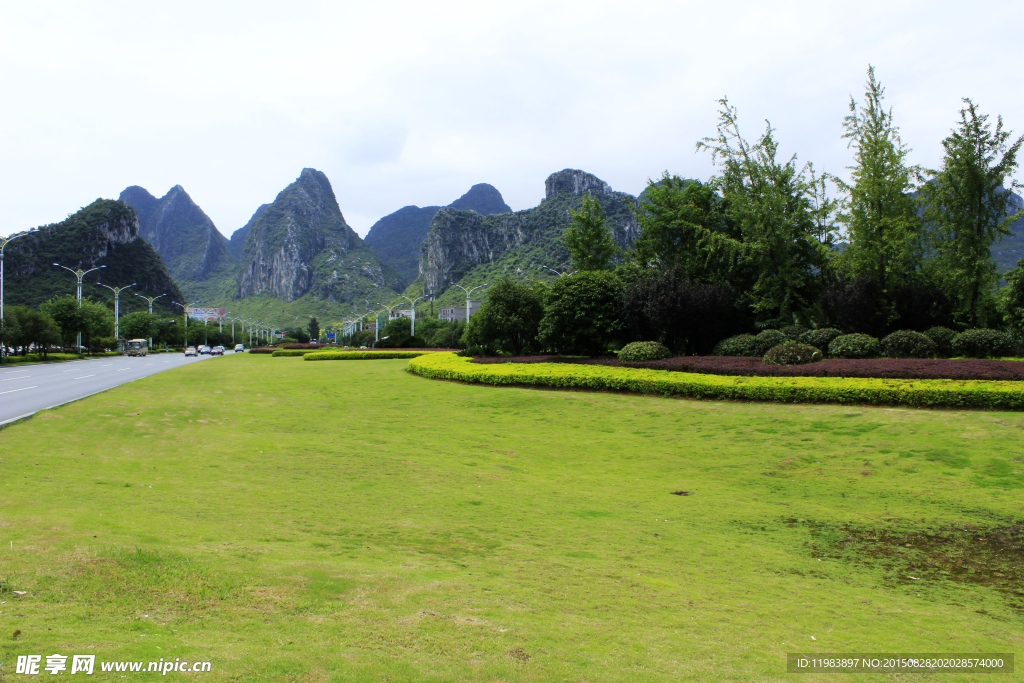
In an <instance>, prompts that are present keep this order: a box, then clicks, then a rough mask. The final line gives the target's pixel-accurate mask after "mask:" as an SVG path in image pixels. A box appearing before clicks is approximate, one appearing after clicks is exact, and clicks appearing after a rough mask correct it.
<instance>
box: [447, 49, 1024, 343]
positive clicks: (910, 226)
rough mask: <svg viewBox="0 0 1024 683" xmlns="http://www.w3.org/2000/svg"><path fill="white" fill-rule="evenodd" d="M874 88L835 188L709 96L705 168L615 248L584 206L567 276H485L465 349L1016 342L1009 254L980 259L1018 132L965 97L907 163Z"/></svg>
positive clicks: (662, 192) (652, 185)
mask: <svg viewBox="0 0 1024 683" xmlns="http://www.w3.org/2000/svg"><path fill="white" fill-rule="evenodd" d="M884 94H885V91H884V88H883V87H882V85H881V84H880V83H879V81H878V79H877V78H876V76H875V71H874V69H873V68H872V67H869V68H868V72H867V83H866V87H865V92H864V96H863V98H862V99H861V100H860V101H858V100H856V99H855V98H853V97H851V98H850V103H849V114H848V115H847V116H846V117H845V119H844V121H843V130H844V133H843V137H844V139H845V140H846V141H847V143H848V146H849V149H850V150H851V151H852V157H853V158H852V163H851V166H850V167H849V171H850V173H849V180H845V181H844V180H842V179H840V178H838V177H836V176H834V175H831V174H827V173H817V172H816V171H815V169H814V166H813V165H812V164H810V163H807V164H803V165H800V164H799V163H798V161H797V158H796V156H795V155H794V156H791V157H788V158H784V157H782V156H781V155H780V153H779V144H778V141H777V140H776V131H775V129H773V128H772V127H771V124H770V123H767V124H766V127H765V128H764V130H763V132H762V133H761V134H760V135H759V136H758V137H757V138H756V139H754V140H750V139H748V138H747V137H744V135H743V134H742V133H741V129H740V123H739V115H738V112H737V109H736V107H735V106H733V105H732V104H731V103H730V102H729V101H728V100H727V99H722V100H720V101H719V104H720V110H719V122H718V126H717V131H716V133H715V135H713V136H710V137H706V138H704V139H702V140H700V141H699V142H698V143H697V145H696V146H697V150H698V151H703V152H706V153H709V154H710V155H711V158H712V160H713V161H714V162H715V164H716V166H717V168H718V172H717V173H716V174H715V175H714V176H712V177H711V178H710V179H709V180H708V181H706V182H702V181H700V180H688V179H684V178H682V177H680V176H678V175H670V174H669V173H667V172H666V173H665V174H664V175H662V177H661V178H659V179H658V180H656V181H650V182H649V184H648V187H647V188H646V190H645V191H644V193H643V194H642V195H641V197H640V199H639V201H638V203H637V205H636V207H635V209H634V211H635V215H636V219H637V222H638V224H639V227H640V231H639V236H638V238H637V240H636V241H635V243H634V245H633V246H632V248H630V249H629V250H627V251H625V252H622V251H620V250H619V249H618V248H617V247H616V245H615V243H614V242H613V240H612V237H611V234H610V231H609V230H608V228H607V226H606V225H605V218H604V215H603V213H602V210H601V207H600V205H599V204H598V202H597V201H596V200H595V199H594V198H593V197H591V196H584V198H583V201H582V203H581V206H580V208H579V209H578V210H576V211H571V212H570V214H571V223H570V225H569V227H568V228H567V230H566V233H565V235H564V244H565V246H566V248H567V250H568V252H569V255H570V270H571V273H566V274H564V275H563V276H562V277H560V278H558V279H557V280H556V281H555V282H554V283H553V284H551V285H546V284H542V283H540V282H528V281H512V280H506V281H502V282H500V283H497V284H496V285H495V286H493V287H492V288H491V289H490V292H489V295H488V299H487V302H486V303H485V304H484V305H483V307H482V308H481V311H480V313H479V314H477V315H476V316H475V317H474V319H473V321H472V322H471V324H470V326H469V328H468V330H467V331H466V335H465V341H466V342H467V343H468V344H469V345H471V346H475V347H477V348H478V350H479V351H480V352H484V353H488V352H493V351H495V350H498V349H500V350H502V351H505V352H509V353H514V354H517V355H518V354H520V353H526V352H531V351H535V350H545V349H547V350H551V351H556V352H559V353H573V354H575V353H579V354H597V353H602V352H604V351H606V350H607V349H609V348H615V347H617V346H621V345H622V344H624V343H627V342H629V341H634V340H645V341H659V342H661V343H663V344H665V345H666V346H667V347H668V348H670V349H671V350H672V351H673V352H675V353H679V354H684V353H691V354H692V353H697V354H706V353H710V352H711V350H712V349H713V348H714V346H715V344H716V342H718V341H720V340H721V339H723V338H725V337H727V336H729V335H731V334H736V333H742V332H749V331H756V330H763V329H773V328H775V329H779V328H783V327H787V326H792V325H800V326H803V327H807V328H812V329H813V328H826V327H827V328H836V329H839V330H843V331H844V332H857V333H864V334H869V335H872V336H875V337H881V336H884V335H886V334H888V333H890V332H893V331H896V330H916V331H924V330H925V329H928V328H932V327H936V326H941V327H948V328H952V329H954V330H966V329H975V328H999V329H1003V330H1006V331H1007V332H1010V333H1012V334H1015V335H1017V336H1021V335H1024V259H1022V260H1021V261H1020V262H1018V264H1017V267H1016V268H1015V269H1013V270H1011V271H1010V272H1008V273H999V272H998V271H997V268H996V265H995V263H994V262H993V260H992V246H993V245H994V244H995V243H996V242H997V241H998V240H1000V239H1001V238H1002V237H1003V236H1006V235H1010V234H1012V233H1011V232H1010V226H1011V225H1012V223H1013V222H1014V221H1015V220H1017V219H1019V218H1021V217H1022V214H1020V213H1015V212H1013V211H1011V209H1012V208H1013V205H1012V196H1011V190H1013V189H1018V188H1019V187H1020V186H1019V185H1018V184H1017V183H1016V182H1015V181H1014V179H1013V174H1014V172H1015V171H1016V170H1017V167H1018V161H1017V157H1018V153H1019V151H1020V148H1021V145H1022V143H1024V137H1021V138H1017V139H1016V140H1012V139H1011V137H1012V136H1011V133H1010V131H1008V130H1006V129H1005V128H1004V126H1003V121H1002V118H1001V117H997V118H996V120H995V121H992V120H991V119H990V117H989V116H988V115H986V114H983V113H981V111H980V110H979V108H978V106H977V105H976V104H975V103H974V102H972V101H971V100H970V99H964V100H963V102H964V106H963V108H962V109H961V110H960V112H959V118H958V120H957V121H956V124H955V126H954V128H953V129H952V130H951V132H950V134H949V135H948V136H947V137H946V138H945V139H944V140H943V141H942V146H943V157H942V162H941V166H940V167H939V168H938V169H933V170H930V169H925V168H922V167H920V166H915V165H912V164H911V163H910V161H909V155H910V151H911V150H910V149H909V148H908V147H907V145H906V144H905V143H904V142H903V140H902V139H901V137H900V132H899V128H898V127H897V126H896V124H895V121H894V119H893V113H892V109H891V108H886V106H885V104H884ZM1001 281H1002V283H1005V284H1004V286H1002V287H1000V286H999V285H1000V284H1001Z"/></svg>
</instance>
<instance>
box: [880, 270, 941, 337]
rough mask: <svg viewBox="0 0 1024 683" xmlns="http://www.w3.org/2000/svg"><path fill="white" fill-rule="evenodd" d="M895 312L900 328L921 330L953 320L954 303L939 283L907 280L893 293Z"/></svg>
mask: <svg viewBox="0 0 1024 683" xmlns="http://www.w3.org/2000/svg"><path fill="white" fill-rule="evenodd" d="M892 304H893V312H894V313H895V314H896V320H897V321H898V324H899V326H900V328H902V329H905V330H915V331H917V332H920V331H922V330H925V329H927V328H929V327H931V326H933V325H949V324H951V323H952V322H953V305H952V304H951V303H950V301H949V299H948V298H947V297H946V295H945V294H943V293H942V290H941V289H940V288H939V286H938V285H937V284H935V283H934V282H931V281H928V280H915V281H911V282H905V283H903V284H902V285H899V286H898V287H896V289H895V291H894V292H893V294H892Z"/></svg>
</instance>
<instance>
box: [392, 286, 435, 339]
mask: <svg viewBox="0 0 1024 683" xmlns="http://www.w3.org/2000/svg"><path fill="white" fill-rule="evenodd" d="M398 296H400V297H402V298H403V299H405V300H406V301H408V302H409V304H410V305H411V306H412V336H414V337H415V336H416V302H417V301H422V300H423V299H429V298H430V295H429V294H424V295H423V296H421V297H420V298H419V299H410V298H409V297H407V296H406V295H404V294H399V295H398Z"/></svg>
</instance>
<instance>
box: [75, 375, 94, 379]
mask: <svg viewBox="0 0 1024 683" xmlns="http://www.w3.org/2000/svg"><path fill="white" fill-rule="evenodd" d="M95 376H96V375H94V374H93V375H82V376H81V377H75V379H85V378H86V377H95Z"/></svg>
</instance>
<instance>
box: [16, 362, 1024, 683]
mask: <svg viewBox="0 0 1024 683" xmlns="http://www.w3.org/2000/svg"><path fill="white" fill-rule="evenodd" d="M406 364H407V361H405V360H377V361H364V362H351V363H306V362H303V360H302V359H301V358H271V357H269V356H259V355H252V356H250V355H248V354H245V355H241V354H239V355H237V356H230V357H225V358H220V359H212V360H210V361H207V362H204V363H198V364H193V365H190V366H186V367H182V368H178V369H176V370H171V371H168V372H164V373H161V374H158V375H155V376H153V377H150V378H148V379H145V380H140V381H137V382H134V383H131V384H128V385H125V386H122V387H119V388H117V389H114V390H111V391H109V392H106V393H103V394H99V395H96V396H93V397H91V398H88V399H85V400H83V401H80V402H77V403H73V404H70V405H67V406H64V407H62V408H58V409H55V410H52V411H46V412H44V413H40V414H38V415H37V416H36V417H34V418H32V419H31V420H28V421H26V422H22V423H19V424H15V425H12V426H10V427H8V428H6V429H3V430H0V602H6V604H4V605H0V662H2V666H0V680H3V681H8V680H11V681H13V680H21V678H22V677H20V676H16V675H15V674H14V663H15V659H16V657H17V655H19V654H43V655H47V654H52V653H55V652H56V653H62V654H67V655H70V654H96V655H97V659H98V660H103V661H109V660H137V661H155V660H159V659H160V658H164V659H173V658H181V659H187V660H189V661H193V660H209V661H211V662H212V663H213V665H212V671H211V672H210V673H207V674H187V675H186V674H174V673H171V674H168V675H167V676H166V677H165V678H166V679H168V680H183V679H189V680H193V679H194V680H198V679H200V678H201V679H202V680H205V681H226V680H230V681H252V680H258V679H261V680H263V679H265V680H276V681H560V682H561V681H594V682H605V681H607V682H611V681H616V682H618V681H638V682H645V681H679V680H691V681H781V680H790V679H792V680H799V681H807V682H810V681H827V680H835V677H834V676H830V675H825V674H821V675H815V674H802V675H787V674H786V673H785V655H786V653H787V652H887V653H899V652H920V653H923V652H935V653H957V652H960V653H963V652H1014V651H1017V652H1019V651H1021V650H1022V645H1024V629H1022V626H1024V619H1022V615H1024V605H1022V604H1021V603H1022V599H1021V594H1020V593H1019V592H1015V591H1019V590H1020V584H1019V579H1020V574H1019V572H1020V565H1022V564H1024V562H1019V560H1020V556H1019V555H1015V554H1014V552H1016V551H1014V550H1013V548H1012V547H1011V546H1012V544H1010V545H1007V544H1005V543H1004V544H1003V545H998V546H997V545H986V543H993V542H995V541H996V539H999V538H1004V539H1005V537H1006V534H1007V533H1011V535H1012V532H1007V531H1005V528H1006V527H1010V526H1013V525H1016V524H1020V520H1021V519H1022V518H1024V510H1022V500H1024V497H1022V495H1021V494H1022V484H1024V474H1022V470H1024V464H1022V463H1021V452H1022V443H1024V432H1022V429H1024V415H1022V414H1020V413H994V412H980V411H927V410H912V409H885V408H851V407H839V406H837V407H832V406H798V405H772V404H743V403H723V402H700V401H690V400H675V399H664V398H653V397H638V396H626V395H616V394H602V393H580V392H557V391H536V390H528V389H519V388H495V387H481V386H466V385H461V384H454V383H445V382H437V381H431V380H427V379H423V378H421V377H417V376H414V375H410V374H409V373H407V372H405V367H406ZM675 492H686V493H687V494H688V495H673V493H675ZM999 528H1003V529H1004V531H995V530H996V529H999ZM992 534H994V535H992ZM1000 534H1002V536H1000ZM986 535H989V538H990V540H989V541H981V540H979V539H981V538H985V537H986ZM919 539H920V540H919ZM929 539H930V540H929ZM908 542H909V543H910V545H909V546H908V545H907V543H908ZM1015 572H1017V573H1015ZM910 577H915V578H910ZM14 590H22V591H27V595H25V596H23V597H17V596H15V595H14V594H13V593H12V592H11V591H14ZM15 630H19V631H20V632H21V633H20V634H19V635H18V636H17V637H16V638H15V637H14V636H13V632H14V631H15ZM812 638H813V640H812ZM44 663H45V659H44ZM69 664H70V660H69ZM98 668H99V666H98V665H97V669H98ZM43 675H44V676H46V677H49V674H45V673H44V674H43ZM64 675H67V672H65V674H64ZM125 675H126V674H102V673H100V672H99V671H98V670H97V673H96V674H95V676H94V679H96V680H105V677H109V678H110V680H114V679H118V680H119V679H120V678H121V677H122V676H125ZM127 675H128V676H130V677H136V678H137V677H142V678H144V679H150V678H152V677H154V675H155V674H127ZM997 677H998V678H1000V680H1001V679H1002V677H1001V676H997ZM853 679H855V680H880V681H881V680H887V681H888V680H896V679H894V678H893V677H892V676H891V675H890V676H885V675H878V676H855V677H853ZM990 679H991V676H984V675H980V674H976V675H972V674H944V675H943V680H944V681H960V680H990ZM851 680H852V679H851ZM899 680H929V679H928V678H927V677H920V676H914V675H903V676H902V677H901V678H899Z"/></svg>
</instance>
